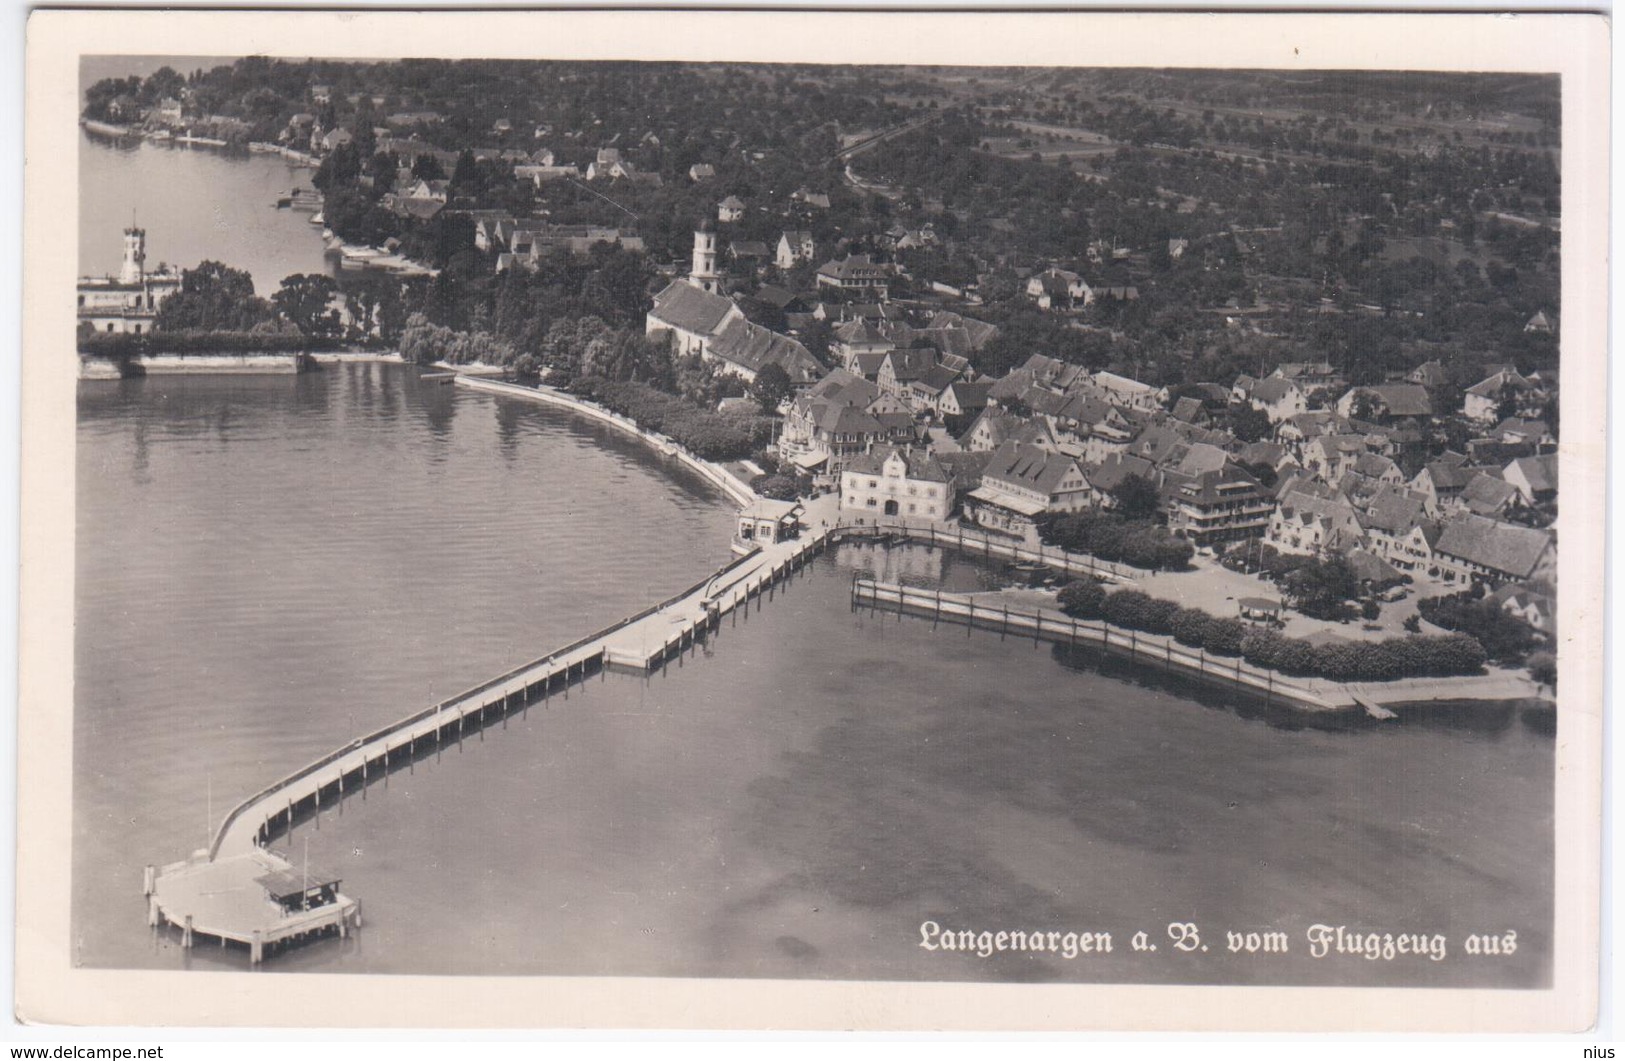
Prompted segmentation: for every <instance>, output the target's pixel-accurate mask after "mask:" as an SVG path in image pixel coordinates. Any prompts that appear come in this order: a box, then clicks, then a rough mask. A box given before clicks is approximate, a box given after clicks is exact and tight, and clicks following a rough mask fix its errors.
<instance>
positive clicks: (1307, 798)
mask: <svg viewBox="0 0 1625 1061" xmlns="http://www.w3.org/2000/svg"><path fill="white" fill-rule="evenodd" d="M80 400H81V426H80V438H79V442H80V452H79V476H80V478H79V497H80V512H81V517H80V518H81V526H80V542H79V616H80V627H79V635H78V638H77V643H78V683H79V684H78V704H77V722H78V725H77V743H76V755H77V761H78V762H79V764H81V765H80V768H79V770H78V771H77V782H78V790H77V793H76V796H77V806H78V808H79V811H78V818H77V821H76V826H77V835H76V841H77V843H76V851H77V855H78V860H77V863H76V868H77V872H76V879H75V900H76V905H75V914H76V921H75V932H76V937H77V939H78V942H79V948H80V951H79V953H80V958H81V960H82V961H84V962H86V963H87V964H92V965H115V966H129V965H137V966H151V967H160V968H166V967H178V966H182V965H186V964H188V963H189V964H191V965H194V966H198V967H206V968H215V967H229V968H235V967H239V966H241V965H242V964H243V960H244V959H243V956H242V955H240V954H238V953H237V952H236V951H227V952H220V951H216V950H214V949H212V948H202V949H199V950H197V951H195V952H192V953H191V954H190V955H188V954H187V953H185V952H183V951H181V950H180V949H179V948H178V946H177V945H176V943H177V939H176V937H174V936H172V935H168V934H153V933H151V932H150V931H149V930H147V929H146V928H145V925H144V920H143V916H142V915H143V905H142V899H141V897H140V894H139V891H140V889H139V883H140V867H141V866H142V865H143V864H145V863H147V862H152V861H162V860H165V859H171V858H176V857H179V856H181V855H183V854H185V853H186V852H187V851H189V850H191V849H192V848H195V847H197V846H200V845H201V844H202V842H203V841H204V838H205V836H206V830H207V827H208V826H209V824H210V823H211V822H212V821H217V820H218V818H219V816H220V815H221V814H222V813H223V812H224V808H225V807H226V806H227V805H228V803H229V802H233V801H235V800H236V799H238V798H241V796H242V795H244V794H246V793H247V792H250V791H253V790H255V789H257V788H258V787H260V786H261V785H262V784H264V783H266V782H268V781H270V780H272V779H273V778H275V777H277V776H279V775H280V774H282V773H284V772H286V771H287V770H289V769H291V768H292V767H294V766H297V765H298V764H300V763H302V762H305V761H307V760H309V759H311V758H313V757H315V756H316V755H318V754H320V753H321V752H323V751H326V750H328V749H329V748H331V747H334V746H337V745H339V744H341V743H344V742H345V741H347V740H348V739H350V738H351V737H353V736H354V735H356V734H358V733H360V732H362V731H363V730H365V729H367V728H369V727H372V726H375V725H377V724H379V723H381V722H384V721H387V720H390V719H393V718H395V717H398V716H400V715H403V714H405V713H407V712H408V711H410V710H413V709H415V708H417V707H420V706H423V705H425V704H428V703H430V702H433V701H434V700H436V699H438V698H440V697H443V696H445V695H448V694H450V693H452V692H455V691H457V690H459V689H461V688H463V687H465V686H468V685H471V684H473V683H475V682H477V681H479V680H481V679H483V678H486V677H488V676H490V675H492V674H495V673H498V672H500V671H501V670H503V669H506V668H507V667H508V666H510V665H512V664H514V663H517V662H520V661H523V660H525V659H528V658H531V657H534V656H537V655H539V654H541V653H542V652H545V651H546V650H547V649H548V648H550V647H552V646H555V645H557V644H561V643H564V642H566V641H568V640H571V639H573V638H574V637H575V636H577V635H579V634H580V633H583V632H586V631H587V630H590V629H594V628H596V627H598V626H600V625H602V624H604V623H607V622H609V621H613V620H614V619H616V618H618V617H620V616H622V615H625V614H628V613H630V612H632V611H634V610H636V609H637V608H638V607H640V606H642V605H643V604H646V603H647V602H649V601H652V600H654V599H658V598H659V597H661V596H663V595H666V594H667V593H669V592H672V591H674V590H675V589H677V588H680V587H681V586H682V585H684V584H687V583H689V582H692V581H694V580H696V579H698V578H699V577H702V576H703V574H704V573H705V572H706V571H708V570H710V569H711V568H713V567H715V566H716V565H717V564H719V563H720V562H722V561H723V560H724V559H725V558H726V557H725V548H724V547H723V544H722V543H724V542H725V540H726V537H727V533H728V525H729V511H728V507H727V506H726V504H724V503H723V500H722V499H721V498H720V497H719V496H717V495H715V494H714V493H712V492H710V491H709V489H708V488H707V487H706V486H705V485H704V484H703V483H701V482H699V481H697V480H694V479H693V478H692V477H691V476H688V475H686V474H684V473H682V472H681V470H680V469H677V468H669V467H664V466H662V465H661V464H660V463H659V462H658V460H657V459H656V458H652V457H650V456H649V455H648V454H647V453H646V452H645V451H643V450H641V449H638V448H634V447H632V446H630V445H629V444H627V443H624V442H622V441H621V440H619V439H617V438H616V437H614V436H612V435H609V434H607V433H605V432H601V431H598V430H595V429H593V428H591V427H589V426H586V425H585V424H584V423H583V422H580V421H578V420H576V419H574V418H571V417H569V416H568V415H567V414H560V413H556V412H554V411H551V410H545V409H541V408H534V407H530V406H527V405H524V404H521V403H514V402H511V401H508V400H502V399H493V398H490V397H487V396H484V395H476V394H470V393H468V392H465V391H462V390H460V389H457V388H452V387H444V386H437V385H434V384H430V383H420V382H418V381H417V380H416V378H415V376H414V375H413V373H412V372H411V371H410V370H407V369H400V368H394V367H386V366H372V365H368V366H347V367H343V368H338V369H331V370H329V371H327V372H324V373H320V374H315V375H309V376H304V377H297V378H296V377H266V378H263V379H254V380H248V379H225V378H204V377H197V378H182V379H162V380H159V379H153V380H147V381H139V382H126V383H86V384H83V385H82V390H81V394H80ZM860 569H861V570H868V571H876V572H877V573H880V574H882V575H883V576H885V577H892V578H899V577H900V578H907V579H909V580H925V581H930V580H934V579H938V578H941V579H944V580H945V581H946V582H947V584H949V585H952V586H958V587H966V586H975V585H982V584H987V582H988V580H989V577H990V576H989V575H988V574H987V573H984V572H982V571H980V570H979V569H978V568H976V567H974V566H971V565H970V564H969V563H967V562H964V561H955V560H952V559H950V558H947V557H945V556H944V555H943V554H940V553H928V552H926V551H924V550H920V549H906V550H904V549H900V550H894V551H891V552H886V551H883V550H878V549H875V548H873V547H870V548H865V549H856V548H848V549H843V550H842V551H841V552H840V553H839V554H838V555H836V556H834V557H831V558H826V559H825V560H824V561H822V562H821V563H820V564H819V565H817V566H815V567H814V568H813V569H811V570H810V571H809V572H808V573H807V574H805V575H804V576H802V577H801V578H799V579H798V580H797V581H795V582H794V583H792V584H790V585H789V586H788V587H787V588H786V589H785V590H784V591H782V592H780V593H778V594H776V595H775V597H774V599H772V600H771V601H767V602H764V603H763V604H761V605H760V606H759V607H758V608H756V609H754V610H753V611H752V612H751V613H750V614H749V616H748V617H741V618H740V619H739V620H737V621H736V622H733V623H729V624H725V625H724V629H723V631H722V633H721V635H720V636H719V637H718V638H717V639H716V640H715V641H714V642H713V643H712V644H711V645H710V646H707V647H705V648H703V649H702V650H701V651H699V652H698V653H697V654H696V655H693V656H690V657H688V658H687V659H685V660H684V661H683V663H682V664H681V666H678V665H673V666H671V667H669V668H668V669H667V671H666V673H665V674H664V675H660V676H655V677H653V678H651V679H650V680H648V681H644V680H641V679H638V678H635V677H622V676H610V677H608V678H606V679H603V680H599V681H595V682H592V683H590V684H588V685H587V686H585V687H583V688H580V689H577V690H576V691H574V692H572V693H571V695H570V697H569V699H568V700H555V701H554V702H553V703H552V704H551V706H550V707H548V708H546V709H541V708H533V709H532V710H531V711H530V712H529V713H528V715H527V716H526V717H524V718H522V719H521V718H515V719H513V720H512V721H510V723H509V724H508V725H507V727H505V728H495V729H492V730H491V731H489V732H487V733H485V734H484V735H483V736H481V737H479V738H471V739H470V740H468V741H467V742H466V743H465V745H464V746H463V748H462V750H461V751H460V752H454V751H448V752H447V753H446V754H445V755H444V757H443V758H442V760H441V761H439V762H434V761H432V760H430V761H426V762H424V763H420V764H418V766H417V767H416V768H415V769H414V770H413V771H412V772H411V773H397V774H395V775H393V776H392V777H391V778H390V780H389V783H388V786H387V787H386V786H383V785H380V784H375V785H374V786H373V787H372V789H371V790H370V791H369V793H368V795H367V798H366V799H365V800H361V799H359V798H355V797H352V798H351V799H350V800H349V801H347V802H346V804H345V805H344V808H343V814H342V816H339V815H334V814H329V815H326V816H324V819H323V821H322V824H321V827H320V829H316V828H314V827H311V826H304V827H302V828H301V829H300V830H299V831H298V832H297V833H296V834H295V835H294V837H293V839H292V841H291V844H289V843H288V842H286V841H285V842H284V849H285V850H288V851H290V852H291V855H292V857H294V859H295V861H299V860H302V859H303V858H304V857H305V851H306V846H307V844H308V850H309V857H310V859H311V861H312V862H314V863H317V864H319V865H321V866H324V867H329V868H333V869H336V870H338V871H339V872H340V873H341V874H342V875H343V877H344V879H345V882H346V885H345V886H346V890H347V891H349V892H350V893H352V894H354V895H356V896H359V897H360V898H361V899H362V901H363V904H364V906H365V909H366V918H367V925H366V928H365V930H364V931H362V932H361V933H359V934H358V935H357V936H356V937H354V938H353V939H352V940H350V941H347V942H344V943H342V944H341V943H339V942H338V941H330V942H324V943H320V944H317V945H313V946H310V947H307V948H304V949H302V950H297V951H294V952H291V953H288V954H286V955H283V956H282V957H280V958H278V959H277V960H276V961H275V962H274V963H273V964H272V965H271V966H270V968H271V969H273V970H276V971H281V972H291V971H299V970H319V971H354V972H400V973H488V974H489V973H511V974H599V973H602V974H635V975H689V976H812V977H858V978H864V977H868V978H890V977H909V978H913V977H920V978H943V979H1008V978H1015V979H1034V980H1046V979H1076V980H1121V981H1138V980H1144V981H1186V982H1202V981H1224V982H1298V983H1329V982H1355V983H1426V984H1434V983H1437V984H1461V983H1497V984H1502V983H1504V984H1508V985H1529V984H1536V983H1540V982H1542V981H1543V980H1544V978H1545V976H1546V975H1547V949H1546V948H1547V942H1548V941H1547V926H1548V925H1549V924H1550V921H1551V910H1552V907H1551V886H1550V867H1551V808H1552V799H1551V787H1552V743H1551V740H1550V739H1549V738H1548V737H1546V736H1545V735H1543V734H1542V733H1540V732H1539V731H1538V730H1537V729H1536V728H1533V727H1531V726H1530V725H1527V724H1525V722H1524V721H1523V720H1522V717H1521V715H1520V714H1519V712H1518V711H1517V710H1515V709H1506V708H1484V707H1479V708H1474V709H1468V710H1464V711H1460V712H1454V713H1449V712H1435V713H1434V714H1433V715H1432V716H1428V715H1408V716H1407V717H1406V719H1405V720H1404V721H1403V722H1401V723H1398V724H1391V725H1388V726H1383V727H1367V726H1359V727H1356V728H1354V729H1352V730H1341V729H1314V728H1304V727H1303V726H1302V725H1301V723H1294V722H1292V721H1291V720H1290V719H1286V718H1280V717H1271V716H1269V715H1267V714H1265V713H1263V712H1261V711H1260V710H1259V709H1257V708H1256V707H1253V706H1249V705H1248V704H1246V703H1244V702H1235V701H1230V700H1228V699H1226V698H1225V697H1222V696H1217V695H1215V694H1212V693H1206V692H1201V691H1199V690H1195V689H1192V688H1189V687H1185V686H1182V685H1179V684H1170V683H1168V682H1167V681H1166V680H1164V679H1159V678H1158V677H1157V676H1156V675H1148V674H1143V673H1139V672H1136V671H1134V670H1132V669H1130V668H1127V667H1126V666H1124V665H1121V664H1113V663H1110V662H1108V663H1106V664H1104V671H1102V669H1101V668H1102V664H1101V663H1100V662H1099V661H1097V660H1094V659H1092V658H1091V657H1090V656H1089V655H1088V654H1087V653H1081V652H1075V651H1062V650H1059V649H1054V648H1051V647H1050V646H1035V645H1034V644H1032V643H1031V642H1025V641H1017V640H1015V639H1011V640H1009V641H1002V640H1001V639H1000V638H999V636H998V635H997V634H993V633H984V632H976V633H967V632H966V631H965V630H964V629H962V628H956V627H951V626H946V625H944V626H938V627H934V626H933V624H932V623H931V622H929V621H928V620H922V619H913V618H904V619H899V618H898V617H897V616H895V615H886V614H883V613H872V612H868V611H861V610H860V611H853V610H852V609H851V607H850V605H849V592H848V587H849V584H850V580H851V575H852V573H853V571H855V570H860ZM211 793H212V805H211ZM211 813H212V817H211ZM927 919H932V920H936V921H937V922H939V923H941V924H943V925H945V926H953V927H955V928H972V929H988V930H991V931H997V930H999V929H1001V928H1012V929H1028V930H1031V929H1045V930H1048V929H1056V930H1061V931H1065V930H1068V929H1075V930H1082V929H1089V930H1099V931H1110V932H1111V933H1112V934H1113V936H1114V941H1115V946H1116V949H1115V950H1114V952H1113V953H1112V954H1111V955H1108V956H1102V957H1092V958H1080V959H1077V960H1074V961H1065V960H1061V959H1056V958H1052V957H1048V956H1042V957H1039V956H1031V955H1026V956H1020V957H1017V956H1013V955H1009V954H1005V955H994V956H993V957H990V958H985V959H984V958H978V957H973V956H966V955H957V954H945V953H941V952H938V953H930V952H927V951H924V950H922V949H921V948H920V947H919V946H918V945H917V944H918V939H919V936H918V931H919V925H920V923H921V922H922V921H924V920H927ZM1169 921H1193V922H1195V923H1197V924H1198V925H1199V926H1200V927H1201V930H1202V931H1203V933H1204V937H1205V939H1206V940H1207V941H1208V942H1209V943H1210V945H1211V947H1212V952H1210V953H1209V954H1206V955H1200V954H1193V955H1175V954H1172V953H1160V954H1159V956H1158V958H1157V960H1155V961H1152V960H1148V959H1147V958H1146V956H1144V955H1138V956H1137V955H1134V954H1132V953H1131V952H1129V951H1128V946H1127V945H1128V940H1129V937H1130V935H1131V934H1132V933H1133V932H1134V931H1136V930H1138V929H1145V930H1147V931H1148V932H1155V933H1158V934H1162V933H1163V932H1164V929H1165V926H1166V925H1167V923H1168V922H1169ZM1315 922H1324V923H1327V924H1330V925H1338V924H1346V925H1349V926H1350V927H1355V926H1363V927H1365V928H1377V929H1385V930H1393V931H1402V930H1403V931H1425V932H1429V933H1433V932H1442V933H1444V934H1446V935H1447V936H1449V937H1451V940H1452V944H1453V945H1455V946H1456V951H1457V952H1456V953H1453V954H1452V956H1451V958H1450V959H1449V960H1447V961H1446V962H1443V963H1438V964H1435V963H1431V962H1426V961H1420V960H1414V959H1413V960H1410V961H1397V962H1394V963H1386V962H1370V961H1366V960H1364V959H1360V958H1344V959H1341V960H1337V959H1322V960H1319V961H1317V960H1314V959H1311V958H1309V957H1308V956H1307V954H1306V953H1304V948H1303V939H1302V933H1303V930H1304V929H1305V928H1306V927H1307V926H1308V925H1310V924H1313V923H1315ZM1270 928H1274V929H1280V930H1285V931H1288V932H1289V933H1291V936H1292V940H1291V943H1292V947H1293V951H1292V952H1291V953H1290V954H1288V955H1287V956H1285V957H1276V958H1269V959H1264V958H1260V957H1258V956H1253V957H1245V956H1239V957H1233V956H1231V955H1229V954H1227V953H1225V952H1224V947H1223V944H1224V939H1225V937H1224V933H1225V931H1226V930H1238V931H1243V930H1263V929H1270ZM1507 929H1515V930H1516V931H1517V932H1518V936H1519V940H1520V941H1521V942H1520V948H1519V950H1518V953H1517V954H1516V955H1514V956H1513V957H1512V958H1510V959H1468V958H1466V957H1465V956H1463V955H1461V954H1459V940H1460V939H1461V937H1462V936H1464V935H1465V934H1466V933H1469V932H1496V933H1500V932H1504V931H1506V930H1507ZM1161 942H1162V944H1163V945H1162V948H1161V950H1162V952H1167V951H1168V950H1169V948H1168V941H1167V940H1166V939H1165V938H1164V939H1162V941H1161Z"/></svg>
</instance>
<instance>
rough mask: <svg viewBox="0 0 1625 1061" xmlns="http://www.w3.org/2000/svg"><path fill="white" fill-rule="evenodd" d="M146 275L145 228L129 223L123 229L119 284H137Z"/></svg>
mask: <svg viewBox="0 0 1625 1061" xmlns="http://www.w3.org/2000/svg"><path fill="white" fill-rule="evenodd" d="M146 275H147V230H146V229H144V228H137V227H135V226H134V225H131V226H130V227H129V228H127V229H125V230H124V266H123V268H121V269H120V270H119V274H118V280H119V283H121V284H139V283H141V281H142V280H144V279H146Z"/></svg>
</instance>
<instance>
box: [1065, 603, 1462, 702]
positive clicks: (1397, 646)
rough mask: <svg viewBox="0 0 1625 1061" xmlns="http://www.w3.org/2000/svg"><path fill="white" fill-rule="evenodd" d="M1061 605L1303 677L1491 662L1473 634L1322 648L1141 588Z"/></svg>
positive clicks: (1426, 673)
mask: <svg viewBox="0 0 1625 1061" xmlns="http://www.w3.org/2000/svg"><path fill="white" fill-rule="evenodd" d="M1056 600H1057V602H1058V603H1059V604H1060V606H1061V611H1063V612H1065V613H1066V614H1067V615H1069V616H1071V617H1072V618H1074V619H1104V620H1105V621H1106V622H1108V623H1110V624H1111V625H1113V626H1119V627H1122V628H1124V629H1126V630H1139V631H1142V632H1144V633H1148V634H1172V635H1173V637H1174V639H1175V640H1177V641H1178V642H1179V643H1180V644H1182V645H1188V646H1190V647H1192V648H1201V649H1203V650H1204V651H1206V652H1209V653H1212V654H1213V655H1215V656H1241V657H1242V658H1244V659H1245V660H1246V661H1247V662H1248V663H1251V664H1253V665H1254V666H1257V667H1264V668H1267V669H1269V670H1277V671H1280V672H1281V673H1283V674H1290V675H1294V676H1297V677H1315V678H1330V679H1332V680H1334V681H1365V682H1373V681H1376V682H1380V681H1393V680H1394V679H1397V678H1414V677H1440V678H1443V677H1451V676H1455V675H1460V674H1477V673H1479V672H1480V671H1481V669H1482V668H1483V666H1484V662H1485V653H1484V646H1483V645H1481V644H1479V642H1478V640H1477V639H1476V638H1474V637H1470V636H1468V635H1466V634H1447V635H1445V636H1443V637H1420V636H1414V635H1413V636H1408V637H1392V638H1388V639H1387V640H1384V641H1358V642H1338V641H1334V642H1329V643H1327V644H1322V645H1317V644H1315V643H1313V642H1310V641H1305V640H1303V639H1302V638H1295V637H1286V636H1284V635H1282V634H1280V633H1278V632H1276V631H1274V630H1270V629H1257V628H1253V627H1249V626H1248V625H1247V624H1246V623H1243V622H1242V621H1241V620H1240V619H1236V618H1226V619H1221V618H1219V617H1217V616H1214V615H1212V614H1209V613H1208V612H1205V611H1203V610H1202V609H1200V608H1181V607H1180V606H1179V605H1178V604H1176V603H1175V602H1173V601H1167V600H1158V599H1156V598H1153V597H1150V596H1148V595H1147V594H1145V593H1143V592H1141V591H1140V590H1137V589H1120V590H1115V591H1113V592H1111V593H1107V592H1106V591H1105V590H1104V589H1103V588H1101V586H1100V585H1099V584H1098V583H1096V582H1093V581H1088V582H1071V583H1068V584H1067V585H1066V586H1065V587H1063V588H1062V590H1061V591H1060V593H1059V594H1057V596H1056Z"/></svg>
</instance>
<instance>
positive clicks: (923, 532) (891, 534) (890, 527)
mask: <svg viewBox="0 0 1625 1061" xmlns="http://www.w3.org/2000/svg"><path fill="white" fill-rule="evenodd" d="M841 526H842V527H843V528H845V529H846V530H847V532H848V533H849V534H851V535H854V536H862V537H869V538H897V539H903V540H907V541H910V542H916V543H918V544H920V545H931V546H935V547H938V548H943V549H956V550H958V551H960V552H963V553H967V554H969V555H971V556H981V557H985V558H987V559H992V558H994V557H997V558H999V559H1001V560H1008V561H1010V562H1011V563H1016V564H1038V565H1040V566H1042V567H1047V568H1050V569H1052V570H1054V571H1058V572H1060V573H1062V574H1066V575H1076V576H1078V577H1080V578H1093V579H1096V580H1098V581H1101V582H1112V583H1116V584H1118V585H1125V586H1131V585H1134V584H1135V583H1136V581H1138V579H1139V578H1140V577H1141V576H1143V575H1144V574H1145V572H1143V571H1137V570H1135V569H1134V568H1132V567H1128V566H1126V565H1123V564H1114V563H1112V562H1111V561H1109V560H1100V559H1097V558H1095V557H1093V556H1090V555H1088V554H1087V553H1070V552H1067V551H1066V550H1065V549H1056V548H1049V547H1046V546H1043V545H1040V546H1037V547H1036V548H1035V547H1033V546H1028V545H1022V544H1020V543H1019V542H1014V541H1010V540H1008V539H1000V538H996V537H994V536H993V535H991V534H988V533H987V532H986V531H982V530H967V529H966V528H965V527H964V526H962V525H958V524H954V525H949V524H940V525H939V524H936V523H922V522H915V523H905V522H894V521H890V520H885V521H880V520H869V521H867V522H863V521H853V522H846V521H844V520H843V521H842V523H841Z"/></svg>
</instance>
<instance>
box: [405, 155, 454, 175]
mask: <svg viewBox="0 0 1625 1061" xmlns="http://www.w3.org/2000/svg"><path fill="white" fill-rule="evenodd" d="M412 176H414V177H416V178H417V179H418V180H420V181H443V180H445V179H446V171H445V170H444V169H443V168H442V167H441V165H440V160H439V159H438V158H435V157H434V156H433V155H431V154H429V153H428V152H427V151H425V152H424V153H422V154H421V155H419V156H418V157H417V158H414V159H413V160H412Z"/></svg>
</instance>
